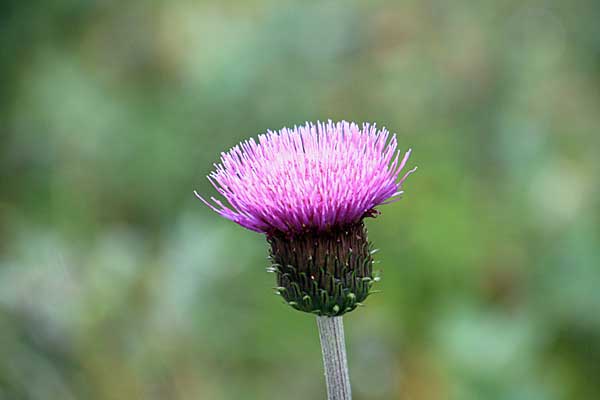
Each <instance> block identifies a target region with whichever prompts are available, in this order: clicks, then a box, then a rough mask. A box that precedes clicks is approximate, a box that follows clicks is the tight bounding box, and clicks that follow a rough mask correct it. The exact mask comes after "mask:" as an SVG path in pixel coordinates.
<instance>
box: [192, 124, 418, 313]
mask: <svg viewBox="0 0 600 400" xmlns="http://www.w3.org/2000/svg"><path fill="white" fill-rule="evenodd" d="M396 147H397V141H396V137H395V135H392V136H390V134H389V132H388V131H387V130H385V129H377V128H376V127H375V125H370V124H364V125H363V126H362V128H360V127H359V126H358V125H356V124H355V123H349V122H345V121H343V122H337V123H333V122H331V121H329V122H328V123H317V124H311V123H307V124H306V125H304V126H300V127H294V128H293V129H288V128H283V129H281V130H280V131H278V132H273V131H268V132H267V133H266V134H263V135H260V136H259V137H258V142H257V141H255V140H254V139H250V140H247V141H245V142H243V143H241V144H239V145H237V146H235V147H234V148H232V149H231V150H229V151H228V152H227V153H222V154H221V163H220V164H215V170H214V171H213V172H212V173H211V174H210V175H209V176H208V179H209V180H210V182H211V183H212V184H213V186H214V187H215V189H216V190H217V192H219V193H220V194H221V195H222V196H223V198H224V199H225V200H226V201H227V203H228V205H226V204H224V203H223V202H222V201H221V200H219V199H218V198H215V197H211V198H210V200H206V199H204V198H203V197H202V196H200V195H199V194H198V193H197V192H194V193H195V194H196V196H197V197H198V198H199V199H200V200H202V201H203V202H204V203H205V204H206V205H207V206H208V207H210V208H211V209H213V210H214V211H215V212H217V213H218V214H220V215H221V216H223V217H225V218H227V219H230V220H232V221H233V222H236V223H238V224H239V225H241V226H243V227H245V228H247V229H250V230H252V231H256V232H260V233H264V234H266V237H267V241H268V242H269V244H270V245H271V260H272V263H273V264H272V267H271V268H270V269H269V270H271V271H272V272H275V273H276V274H277V285H278V286H277V293H278V294H280V295H281V296H282V297H283V298H284V299H285V301H286V302H287V303H288V304H289V305H291V306H292V307H294V308H295V309H298V310H300V311H305V312H311V313H315V314H317V315H320V316H338V315H342V314H344V313H346V312H348V311H351V310H353V309H354V308H356V306H357V305H360V304H361V302H363V301H364V300H365V299H366V297H367V296H368V295H369V291H370V290H371V286H372V284H373V282H374V281H375V279H374V276H373V271H372V263H373V260H372V253H373V251H372V250H371V246H370V243H369V242H368V239H367V231H366V228H365V226H364V224H363V219H364V218H366V217H374V216H376V215H377V214H378V211H377V210H376V207H377V206H379V205H382V204H388V203H391V202H394V201H396V200H398V199H399V198H400V195H401V194H402V193H403V192H402V190H401V187H402V183H403V182H404V180H405V179H406V178H407V177H408V176H409V175H410V174H411V173H412V172H414V171H415V170H416V168H414V169H411V170H409V171H408V172H406V173H405V174H404V175H402V176H400V174H401V171H402V170H403V168H404V166H405V164H406V162H407V161H408V158H409V156H410V150H408V151H407V152H406V153H405V154H404V156H403V157H402V158H400V152H399V151H397V150H396Z"/></svg>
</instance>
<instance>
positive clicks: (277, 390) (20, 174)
mask: <svg viewBox="0 0 600 400" xmlns="http://www.w3.org/2000/svg"><path fill="white" fill-rule="evenodd" d="M599 16H600V3H598V2H595V1H591V0H574V1H569V2H559V1H527V2H522V1H499V2H494V1H487V0H486V1H480V2H471V1H462V0H461V1H453V2H446V1H441V0H435V1H434V0H427V1H406V2H394V1H372V2H358V1H341V0H336V1H327V2H318V3H317V2H290V1H266V0H265V1H261V0H253V1H246V0H244V1H242V0H237V1H235V0H227V1H212V2H196V1H191V0H170V1H133V2H118V1H84V0H57V1H51V2H46V1H17V0H7V1H3V2H2V3H1V5H0V57H1V62H0V85H1V89H0V90H1V91H0V182H1V185H0V193H1V197H0V222H1V223H0V399H2V400H4V399H11V400H13V399H65V400H68V399H132V398H136V399H138V398H139V399H142V398H143V399H193V398H195V399H215V400H218V399H261V400H264V399H282V398H285V399H315V398H323V397H324V379H323V375H322V371H321V364H320V363H321V361H320V353H319V346H318V337H317V333H316V330H315V329H316V328H315V321H314V319H313V318H311V317H310V316H308V315H306V314H302V313H298V312H293V311H291V310H290V309H289V307H287V306H285V305H284V304H282V302H281V299H278V298H277V297H276V296H274V295H273V294H272V287H273V286H274V281H273V276H272V275H270V274H267V273H266V272H264V267H266V266H267V260H266V255H267V250H266V247H267V246H266V243H265V241H264V240H263V238H262V237H261V236H260V235H257V234H254V233H251V232H249V231H244V230H243V229H241V228H239V227H237V226H235V225H234V224H232V223H230V222H228V221H226V220H223V219H220V218H218V217H217V216H216V215H215V214H213V213H211V212H210V210H208V209H206V207H204V206H203V205H202V204H201V203H199V202H198V201H197V200H195V198H194V197H193V195H192V190H193V189H198V190H199V191H200V192H203V193H212V192H211V190H212V189H211V187H210V185H209V184H208V182H207V181H206V180H205V179H204V175H206V174H207V173H208V172H209V171H210V169H211V165H212V163H213V162H215V161H216V160H217V159H218V155H219V152H220V151H222V150H224V149H227V148H229V147H230V146H232V145H234V144H235V143H237V142H238V141H240V140H241V139H244V138H247V137H249V136H254V135H256V134H258V133H261V132H264V131H265V130H266V129H275V128H279V127H281V126H284V125H293V124H299V123H302V122H304V121H314V120H318V119H320V120H326V119H329V118H331V119H334V120H337V119H347V120H355V121H357V122H361V121H373V122H377V123H378V124H380V125H382V126H386V127H388V128H389V129H390V130H392V131H394V132H397V133H398V134H399V136H400V140H399V142H400V145H401V148H407V147H409V146H410V147H412V148H413V149H414V153H413V158H412V160H411V164H412V165H414V164H417V165H419V167H420V170H419V171H418V173H416V174H415V175H413V176H411V178H410V179H409V180H408V181H407V183H406V185H405V190H406V195H405V198H404V199H403V200H402V201H400V202H399V203H396V204H393V205H390V206H386V207H384V208H382V209H381V211H382V212H383V215H382V216H381V217H380V218H378V219H376V220H371V221H369V222H368V226H369V229H370V236H371V240H372V241H373V242H374V243H375V245H376V247H378V248H380V249H381V250H382V251H381V252H380V253H379V254H378V257H379V260H380V261H381V263H380V264H379V265H378V267H379V268H380V269H381V271H382V278H383V279H382V282H381V284H380V288H381V289H382V290H383V293H382V294H379V295H376V296H372V297H371V298H369V300H368V301H367V306H366V307H365V308H362V309H359V310H357V311H355V312H353V313H351V314H349V315H348V316H347V317H346V330H347V335H348V339H347V341H348V343H347V344H348V347H349V358H350V364H351V365H350V368H351V375H352V379H353V384H354V391H355V397H356V398H357V399H400V398H402V399H415V400H420V399H432V400H433V399H467V400H468V399H474V400H475V399H492V400H493V399H527V400H536V399H549V400H554V399H574V398H588V399H590V398H595V397H597V396H598V393H600V378H599V377H600V289H599V288H600V251H599V247H600V246H599V245H600V212H599V210H600V193H599V191H598V182H599V179H598V175H599V172H600V171H599V169H600V163H599V162H598V150H599V149H600V139H599V127H600V113H599V111H600V92H599V91H598V88H599V87H600V24H599V23H598V17H599Z"/></svg>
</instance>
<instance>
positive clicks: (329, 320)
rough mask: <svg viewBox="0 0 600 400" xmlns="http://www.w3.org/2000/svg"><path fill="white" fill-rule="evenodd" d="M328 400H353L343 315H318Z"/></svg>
mask: <svg viewBox="0 0 600 400" xmlns="http://www.w3.org/2000/svg"><path fill="white" fill-rule="evenodd" d="M317 326H318V327H319V338H320V339H321V350H322V352H323V364H324V366H325V381H326V383H327V399H328V400H351V399H352V391H351V390H350V376H349V374H348V360H347V359H346V343H345V341H344V323H343V321H342V317H317Z"/></svg>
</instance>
